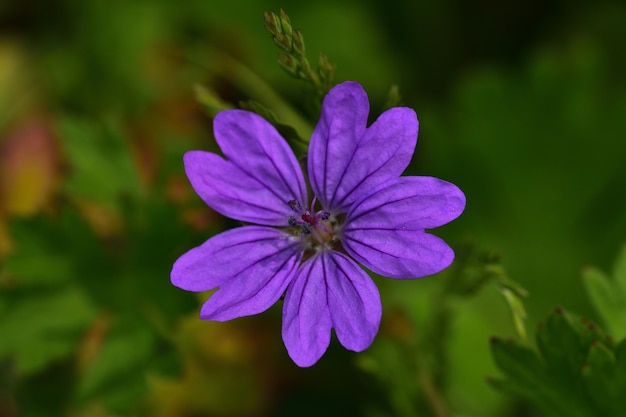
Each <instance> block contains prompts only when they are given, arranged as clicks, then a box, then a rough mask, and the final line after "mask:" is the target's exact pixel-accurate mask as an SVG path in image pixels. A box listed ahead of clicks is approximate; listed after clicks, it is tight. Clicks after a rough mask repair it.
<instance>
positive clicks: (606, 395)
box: [582, 342, 623, 415]
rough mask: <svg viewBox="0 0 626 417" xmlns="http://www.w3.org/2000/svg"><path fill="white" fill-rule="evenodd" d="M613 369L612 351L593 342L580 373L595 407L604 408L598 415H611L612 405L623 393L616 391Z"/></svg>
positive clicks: (613, 357)
mask: <svg viewBox="0 0 626 417" xmlns="http://www.w3.org/2000/svg"><path fill="white" fill-rule="evenodd" d="M615 371H616V369H615V356H614V354H613V352H612V351H611V350H610V349H609V348H608V347H607V346H605V345H603V344H602V343H601V342H595V343H593V344H592V345H591V348H590V349H589V355H588V357H587V361H586V364H585V365H584V366H583V368H582V373H583V376H584V377H585V382H586V387H587V391H588V392H589V394H590V396H591V398H592V399H593V400H594V402H595V404H596V405H597V407H601V408H603V409H604V410H603V412H602V413H600V414H599V415H611V414H610V413H611V409H612V405H613V404H617V403H619V400H620V397H621V396H622V395H623V393H620V392H619V391H617V386H616V385H615V381H614V379H615Z"/></svg>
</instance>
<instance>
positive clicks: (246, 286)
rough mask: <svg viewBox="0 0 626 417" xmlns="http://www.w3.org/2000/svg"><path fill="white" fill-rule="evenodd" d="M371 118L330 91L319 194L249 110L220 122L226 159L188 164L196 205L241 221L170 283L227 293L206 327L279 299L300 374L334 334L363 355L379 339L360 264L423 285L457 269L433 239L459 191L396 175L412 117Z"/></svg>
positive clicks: (346, 93)
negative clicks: (420, 280) (421, 280)
mask: <svg viewBox="0 0 626 417" xmlns="http://www.w3.org/2000/svg"><path fill="white" fill-rule="evenodd" d="M368 113H369V102H368V98H367V95H366V93H365V91H364V90H363V89H362V87H361V86H360V85H359V84H358V83H356V82H345V83H343V84H340V85H338V86H336V87H334V88H333V89H332V90H331V91H330V92H329V93H328V95H327V96H326V98H325V99H324V103H323V106H322V112H321V116H320V120H319V122H318V124H317V127H316V128H315V130H314V132H313V135H312V137H311V141H310V145H309V150H308V157H307V173H308V183H309V185H310V190H311V191H310V192H309V191H308V189H307V183H306V181H305V175H304V174H303V172H302V170H301V168H300V165H299V163H298V160H297V159H296V157H295V156H294V154H293V152H292V151H291V149H290V148H289V146H288V145H287V143H286V142H285V140H284V139H283V138H282V137H281V136H280V135H279V134H278V132H277V131H276V130H275V129H274V127H273V126H272V125H270V124H269V123H268V122H267V121H266V120H264V119H263V118H261V117H260V116H258V115H256V114H254V113H251V112H247V111H242V110H226V111H223V112H221V113H219V114H218V115H217V116H216V117H215V120H214V133H215V138H216V140H217V143H218V144H219V146H220V148H221V150H222V152H223V153H224V156H225V158H224V157H222V156H220V155H217V154H214V153H209V152H204V151H190V152H188V153H187V154H185V157H184V161H185V170H186V173H187V176H188V177H189V180H190V182H191V184H192V186H193V188H194V189H195V191H196V192H197V193H198V195H199V196H200V197H201V198H202V199H203V200H204V201H205V202H206V203H207V204H208V205H209V206H210V207H212V208H213V209H215V210H216V211H218V212H219V213H221V214H223V215H224V216H227V217H231V218H233V219H236V220H239V221H241V222H244V223H245V224H246V225H244V226H242V227H238V228H235V229H232V230H229V231H226V232H223V233H220V234H218V235H216V236H214V237H212V238H211V239H209V240H207V241H206V242H205V243H204V244H202V245H201V246H199V247H197V248H194V249H192V250H190V251H189V252H187V253H185V254H184V255H182V256H181V257H180V258H179V259H178V260H177V261H176V263H175V264H174V267H173V270H172V273H171V279H172V283H173V284H174V285H176V286H178V287H180V288H182V289H185V290H188V291H207V290H211V289H215V288H219V289H218V291H217V292H215V293H214V294H213V295H211V297H210V298H209V299H208V301H206V302H205V303H204V305H203V306H202V309H201V312H200V317H201V318H202V319H207V320H217V321H225V320H230V319H234V318H236V317H241V316H247V315H252V314H257V313H260V312H262V311H265V310H266V309H268V308H269V307H270V306H272V305H273V304H274V303H275V302H276V301H277V300H278V299H279V298H281V296H282V295H284V306H283V324H282V336H283V341H284V343H285V346H286V347H287V351H288V353H289V355H290V356H291V358H292V359H293V360H294V362H295V363H296V364H298V365H299V366H310V365H312V364H314V363H315V362H317V360H318V359H319V358H320V357H321V356H322V355H323V354H324V352H325V351H326V349H327V348H328V345H329V342H330V333H331V328H333V329H335V333H336V335H337V338H338V339H339V342H341V344H342V345H343V346H344V347H346V348H347V349H350V350H354V351H357V352H359V351H362V350H364V349H366V348H367V347H369V346H370V344H371V343H372V341H373V339H374V336H375V335H376V333H377V331H378V327H379V324H380V319H381V314H382V307H381V302H380V295H379V293H378V289H377V288H376V286H375V285H374V283H373V281H372V279H371V278H370V277H369V275H368V274H367V273H366V272H365V271H364V270H363V269H362V268H361V267H360V266H359V264H361V265H363V266H365V267H366V268H368V269H369V270H370V271H373V272H375V273H376V274H380V275H383V276H386V277H391V278H419V277H423V276H426V275H431V274H434V273H436V272H439V271H441V270H442V269H444V268H446V267H447V266H448V265H449V264H450V263H451V262H452V259H453V258H454V254H453V251H452V250H451V249H450V247H449V246H448V245H447V244H446V243H445V242H444V241H443V240H441V239H440V238H438V237H436V236H434V235H431V234H429V233H427V232H426V231H425V229H431V228H435V227H438V226H441V225H443V224H445V223H448V222H449V221H451V220H453V219H455V218H456V217H458V216H459V215H460V214H461V212H462V211H463V209H464V208H465V196H464V194H463V193H462V192H461V190H459V189H458V188H457V187H456V186H455V185H453V184H451V183H449V182H446V181H443V180H440V179H437V178H432V177H414V176H401V174H402V173H403V171H404V170H405V169H406V167H407V166H408V164H409V162H410V160H411V157H412V155H413V151H414V149H415V145H416V142H417V130H418V121H417V117H416V115H415V112H414V111H413V110H411V109H409V108H405V107H396V108H392V109H389V110H387V111H386V112H384V113H383V114H382V115H381V116H380V117H379V118H378V120H376V121H375V122H374V123H373V124H372V125H371V126H370V127H367V117H368Z"/></svg>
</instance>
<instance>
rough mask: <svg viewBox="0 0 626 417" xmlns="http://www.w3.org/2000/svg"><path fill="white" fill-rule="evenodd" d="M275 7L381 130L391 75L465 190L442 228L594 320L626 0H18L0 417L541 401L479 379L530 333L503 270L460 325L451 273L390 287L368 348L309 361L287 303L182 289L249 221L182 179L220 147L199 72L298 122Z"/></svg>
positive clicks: (619, 229) (9, 59) (540, 309)
mask: <svg viewBox="0 0 626 417" xmlns="http://www.w3.org/2000/svg"><path fill="white" fill-rule="evenodd" d="M281 7H282V8H283V9H285V10H286V11H287V13H288V14H289V16H290V17H291V19H292V22H293V25H294V27H296V28H299V29H300V30H302V32H303V34H304V38H305V41H306V43H307V48H308V54H309V57H310V59H311V60H312V61H315V60H316V56H317V55H318V54H319V53H320V52H323V53H325V54H326V55H328V57H329V58H330V60H331V61H332V62H334V63H335V65H336V67H337V73H336V78H337V81H343V80H358V81H359V82H360V83H361V84H362V85H363V86H364V87H365V89H366V91H368V93H369V95H370V100H371V104H372V114H371V117H372V119H374V118H375V117H376V116H377V115H378V114H379V113H380V110H381V109H382V107H383V103H384V101H385V97H386V94H387V91H388V90H389V88H390V86H391V85H392V84H397V85H398V86H399V89H400V92H401V94H402V96H403V99H404V102H405V104H406V105H408V106H410V107H412V108H414V109H415V110H416V111H417V113H418V116H419V119H420V135H419V141H418V146H417V150H416V154H415V156H414V160H413V163H412V164H411V167H410V169H409V171H408V173H409V174H412V175H415V174H421V175H433V176H437V177H440V178H443V179H446V180H448V181H451V182H454V183H456V184H457V185H459V186H460V188H461V189H463V190H464V191H465V193H466V195H467V209H466V211H465V213H464V214H463V216H462V217H461V218H460V219H458V220H457V221H455V222H454V223H452V224H450V225H447V226H445V227H443V228H441V229H440V230H438V231H437V232H436V233H437V234H438V235H440V236H442V237H444V238H446V240H448V241H449V242H450V243H451V245H452V246H453V247H455V248H457V250H458V251H462V252H463V251H469V252H470V253H490V254H494V255H489V256H492V257H494V258H493V259H496V258H498V259H501V265H502V266H503V267H504V269H505V270H506V271H507V274H508V276H509V277H511V278H512V279H514V280H516V281H517V282H519V283H520V284H521V285H522V286H523V287H524V288H526V289H527V290H528V292H529V296H528V297H527V298H526V299H525V300H524V302H525V305H526V309H527V312H528V320H527V322H528V328H529V332H530V333H532V331H533V328H534V326H535V325H536V323H537V322H539V321H541V320H542V319H543V318H544V317H545V316H546V315H547V314H548V312H549V311H550V310H551V309H553V308H555V307H556V306H564V307H566V308H568V309H569V310H572V311H575V312H577V313H579V314H582V315H587V316H590V317H591V318H592V319H593V318H594V312H593V310H592V309H591V308H590V304H589V300H588V297H587V295H586V294H585V291H584V287H583V284H582V280H581V276H580V271H581V268H582V267H583V266H584V265H588V264H593V265H597V266H598V267H600V268H602V269H607V270H608V269H610V267H611V264H612V261H613V259H614V258H615V256H616V255H617V253H618V250H619V247H620V245H621V244H622V242H623V241H624V238H625V237H626V209H625V208H626V164H625V163H624V160H625V157H626V129H625V127H624V126H625V121H626V78H625V77H624V74H626V54H625V53H624V51H626V45H625V43H626V42H625V41H624V40H625V39H626V3H624V2H621V1H608V0H599V1H593V2H592V1H583V0H574V1H556V0H555V1H521V0H514V1H508V2H498V1H494V0H477V1H473V2H465V1H460V0H444V1H438V2H430V1H408V0H387V1H376V0H358V1H357V0H353V1H342V2H337V1H317V2H289V1H285V2H283V3H279V2H275V1H266V0H263V1H261V0H238V1H230V2H229V1H213V0H198V1H195V0H183V1H177V2H172V1H166V0H152V1H148V0H142V1H135V2H127V1H122V0H109V1H103V0H51V1H45V2H44V1H34V0H19V1H18V0H9V1H3V2H1V3H0V416H3V417H4V416H7V417H8V416H11V417H12V416H57V415H58V416H65V415H67V416H131V415H133V416H181V417H183V416H189V417H191V416H295V415H297V416H318V415H328V416H331V415H342V416H346V415H355V416H360V415H363V416H392V415H405V416H411V415H424V416H431V415H432V416H445V415H454V416H513V415H517V416H533V415H537V414H535V412H534V411H533V410H532V409H531V408H530V407H529V406H528V405H526V404H524V403H521V402H519V401H517V400H516V399H514V398H511V397H508V396H504V395H502V394H500V393H498V392H496V391H495V390H494V389H493V388H492V387H490V386H489V384H488V383H487V382H486V377H488V376H490V375H497V370H496V369H495V367H494V365H493V363H492V359H491V357H490V353H489V338H490V337H491V336H493V335H498V336H515V331H514V326H513V324H512V321H511V318H510V314H509V311H508V308H507V305H506V303H505V301H504V299H503V298H502V295H501V294H500V293H499V292H498V291H497V289H496V287H495V286H494V285H490V284H489V283H486V284H485V285H483V286H481V287H480V289H477V290H476V291H472V294H471V297H469V296H448V297H447V298H445V300H446V301H445V314H443V315H442V313H441V311H440V310H441V308H442V307H441V306H442V304H437V302H438V300H440V298H438V297H443V296H442V295H441V294H442V293H443V292H444V291H443V290H442V288H443V287H445V285H444V284H442V283H444V282H450V279H449V276H450V275H453V274H454V272H447V274H448V278H446V273H444V274H442V275H443V276H441V277H431V278H426V279H422V280H417V281H402V282H398V281H392V280H385V279H381V278H376V282H377V284H378V285H379V287H380V289H381V293H382V297H383V305H384V321H383V325H382V327H381V334H380V335H379V337H378V338H377V340H376V341H375V343H374V345H373V347H372V348H371V349H370V350H368V351H367V352H365V353H361V354H355V353H352V352H347V351H345V350H343V349H342V348H341V347H339V345H338V343H337V341H336V340H334V341H333V343H332V345H331V348H330V349H329V352H328V354H327V355H326V356H325V357H324V358H323V359H322V360H321V361H320V362H319V363H318V364H317V365H315V366H314V367H313V368H309V369H299V368H297V367H296V366H295V365H294V364H293V363H291V361H290V360H289V358H288V356H287V354H286V351H285V349H284V347H283V346H282V342H281V339H280V305H277V306H274V307H273V308H272V309H270V311H269V312H267V313H265V314H263V315H260V316H255V317H249V318H242V319H238V320H235V321H233V322H230V323H212V322H203V321H200V320H199V319H198V318H197V315H198V310H199V306H200V303H201V302H202V300H203V299H206V297H207V296H208V294H201V295H196V294H189V293H185V292H183V291H181V290H179V289H177V288H175V287H173V286H171V285H170V283H169V272H170V268H171V265H172V263H173V262H174V260H175V259H176V258H177V257H178V256H179V255H180V254H182V253H183V252H184V251H186V250H187V249H189V248H191V247H193V246H195V245H197V244H199V243H201V242H203V241H204V240H206V239H207V238H208V237H210V236H212V235H213V234H215V233H217V232H219V231H220V230H224V229H225V228H228V227H232V226H234V225H235V224H234V223H232V222H231V221H229V220H227V219H224V218H222V217H220V216H219V215H217V214H216V213H214V212H212V211H211V210H210V209H209V208H207V207H206V206H204V204H203V203H202V202H201V200H200V199H199V198H198V197H197V196H196V195H195V194H194V193H193V191H192V190H191V188H190V186H189V185H188V183H187V181H186V178H185V176H184V172H183V166H182V155H183V153H184V152H185V151H187V150H190V149H208V150H216V149H217V148H216V145H215V143H214V141H213V139H212V132H211V119H210V116H209V115H208V113H207V111H206V109H205V108H204V107H203V106H202V105H201V104H200V103H199V102H198V101H197V100H196V95H195V93H194V86H196V85H203V86H205V87H208V88H211V89H212V90H214V91H215V92H217V93H218V94H219V95H220V97H222V98H223V99H224V100H225V101H227V102H233V103H237V102H238V101H239V100H246V99H248V98H254V99H255V100H257V101H258V102H260V103H262V104H264V105H266V106H267V107H269V108H272V109H274V110H276V111H277V114H278V116H281V115H282V114H283V113H281V109H284V108H285V106H290V107H291V108H293V109H294V110H295V111H297V112H300V113H301V114H302V115H303V117H306V114H307V113H306V111H305V110H306V109H305V108H303V104H302V95H303V92H305V91H306V90H304V89H303V87H302V85H301V84H299V83H298V82H297V81H296V80H293V79H291V78H289V76H288V75H287V74H286V73H285V72H284V71H283V70H282V69H281V68H280V67H279V66H278V65H277V64H276V55H277V49H276V46H275V45H274V44H273V42H272V40H271V37H270V35H269V34H268V33H267V31H266V30H265V28H264V25H263V12H264V11H267V10H276V11H278V9H279V8H281ZM268 88H270V89H271V90H268ZM272 90H273V91H272ZM286 121H289V120H286ZM308 123H309V128H310V127H312V126H314V123H315V118H314V117H313V118H309V119H308ZM467 248H470V249H467ZM463 253H465V252H463ZM481 256H482V255H481ZM481 256H478V255H477V257H478V258H480V259H483V258H484V257H483V258H481ZM470 257H471V256H470ZM490 259H492V258H490ZM441 303H444V302H443V301H441ZM442 317H444V318H445V320H444V321H445V323H440V322H438V321H437V320H438V319H441V318H442ZM407 361H408V362H407ZM407 363H410V365H407ZM415 370H417V371H416V372H414V371H415Z"/></svg>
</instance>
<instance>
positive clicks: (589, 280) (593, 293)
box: [583, 267, 626, 337]
mask: <svg viewBox="0 0 626 417" xmlns="http://www.w3.org/2000/svg"><path fill="white" fill-rule="evenodd" d="M617 269H618V268H616V270H617ZM583 282H584V283H585V287H586V289H587V292H588V293H589V298H590V299H591V302H592V304H593V307H594V308H595V310H596V311H597V312H598V315H599V316H600V318H601V319H602V321H603V323H604V324H605V326H606V328H607V330H608V331H609V333H611V334H612V335H614V336H616V337H621V336H624V335H626V294H625V293H624V291H623V290H622V289H621V287H620V285H618V284H617V282H616V281H615V282H613V281H611V280H610V278H609V277H608V276H606V274H604V273H603V272H602V271H600V270H599V269H597V268H594V267H587V268H585V269H584V270H583Z"/></svg>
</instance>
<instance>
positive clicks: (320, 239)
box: [287, 198, 337, 251]
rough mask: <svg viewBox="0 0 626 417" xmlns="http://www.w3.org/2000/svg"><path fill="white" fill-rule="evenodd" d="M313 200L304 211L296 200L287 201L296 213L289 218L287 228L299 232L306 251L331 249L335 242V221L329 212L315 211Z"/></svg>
mask: <svg viewBox="0 0 626 417" xmlns="http://www.w3.org/2000/svg"><path fill="white" fill-rule="evenodd" d="M315 201H316V200H315V198H314V199H313V202H312V203H311V208H310V209H309V210H305V209H304V208H303V207H302V205H301V204H300V202H299V201H298V200H289V201H288V202H287V204H289V207H290V208H291V209H292V210H293V211H294V212H295V213H296V214H295V215H294V216H289V226H291V227H292V228H294V229H295V230H298V229H299V231H300V236H301V238H302V242H303V244H304V246H305V250H307V251H318V250H319V249H321V248H324V247H325V248H331V247H333V246H334V244H335V243H336V242H337V236H336V226H337V221H336V219H335V218H334V216H332V215H331V213H330V212H329V211H326V210H318V211H315Z"/></svg>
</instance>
